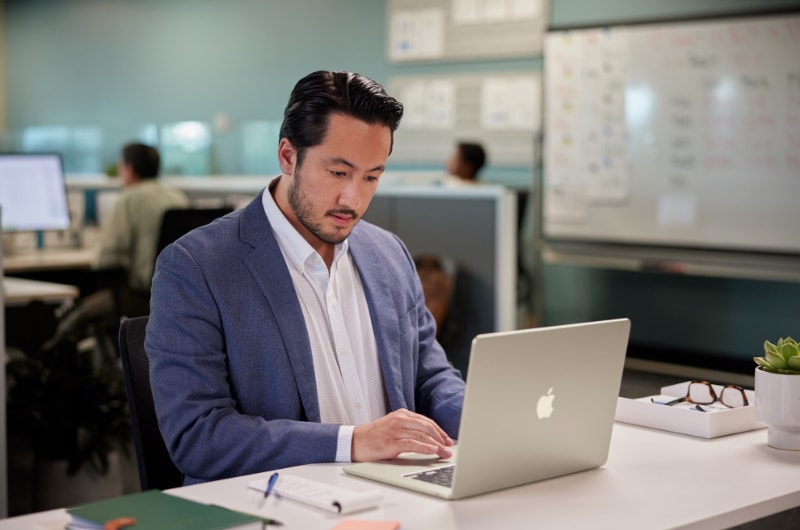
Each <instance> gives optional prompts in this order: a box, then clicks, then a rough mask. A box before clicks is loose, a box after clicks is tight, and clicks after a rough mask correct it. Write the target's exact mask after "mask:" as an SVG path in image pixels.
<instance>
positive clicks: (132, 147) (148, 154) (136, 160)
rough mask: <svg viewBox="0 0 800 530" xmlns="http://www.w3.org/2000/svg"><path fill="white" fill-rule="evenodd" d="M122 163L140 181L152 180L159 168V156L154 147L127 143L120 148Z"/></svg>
mask: <svg viewBox="0 0 800 530" xmlns="http://www.w3.org/2000/svg"><path fill="white" fill-rule="evenodd" d="M122 162H123V163H125V164H129V165H130V166H131V167H132V168H133V172H134V173H135V174H136V176H137V177H139V178H140V179H154V178H156V177H157V176H158V171H159V169H160V168H161V156H160V155H159V154H158V150H157V149H156V148H155V147H151V146H149V145H145V144H140V143H135V142H134V143H129V144H126V145H125V147H123V148H122Z"/></svg>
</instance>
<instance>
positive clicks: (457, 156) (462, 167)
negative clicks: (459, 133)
mask: <svg viewBox="0 0 800 530" xmlns="http://www.w3.org/2000/svg"><path fill="white" fill-rule="evenodd" d="M485 164H486V151H485V150H484V149H483V146H481V144H478V143H470V142H459V143H458V144H456V148H455V150H454V151H453V154H452V155H451V156H450V159H449V160H448V161H447V173H448V174H450V175H452V176H454V177H457V178H458V179H460V180H461V181H462V182H466V183H475V182H477V181H478V172H479V171H480V170H481V168H483V166H484V165H485Z"/></svg>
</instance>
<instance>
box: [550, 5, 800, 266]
mask: <svg viewBox="0 0 800 530" xmlns="http://www.w3.org/2000/svg"><path fill="white" fill-rule="evenodd" d="M544 90H545V94H544V98H545V111H544V120H545V131H546V134H545V149H544V157H545V161H544V182H543V234H544V237H545V238H546V239H551V240H572V241H578V240H580V241H589V242H612V243H625V244H627V243H630V244H644V245H662V246H678V247H688V248H702V249H720V250H737V251H748V252H751V251H753V252H766V253H788V254H795V253H800V15H783V16H769V17H766V16H765V17H758V18H747V19H728V20H706V21H697V22H690V23H686V22H683V23H675V24H659V25H655V24H653V25H642V26H627V27H626V26H617V27H609V28H594V29H585V30H575V31H558V32H551V33H548V35H547V36H546V39H545V82H544Z"/></svg>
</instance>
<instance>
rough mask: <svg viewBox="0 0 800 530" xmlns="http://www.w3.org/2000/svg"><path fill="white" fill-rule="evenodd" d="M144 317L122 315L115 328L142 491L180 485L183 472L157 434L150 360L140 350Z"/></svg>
mask: <svg viewBox="0 0 800 530" xmlns="http://www.w3.org/2000/svg"><path fill="white" fill-rule="evenodd" d="M148 318H149V317H147V316H142V317H134V318H126V319H124V320H123V321H122V323H121V325H120V328H119V351H120V358H121V360H122V369H123V372H124V374H125V389H126V391H127V395H128V408H129V409H130V411H131V426H132V427H133V443H134V446H135V447H136V460H137V463H138V467H139V483H140V484H141V487H142V491H147V490H149V489H160V490H164V489H168V488H175V487H178V486H181V485H182V484H183V475H182V474H181V472H180V471H179V470H178V468H177V467H175V464H174V463H173V462H172V459H171V458H170V456H169V452H168V451H167V446H166V445H165V444H164V439H163V438H162V437H161V431H160V430H159V429H158V421H157V419H156V409H155V406H154V405H153V393H152V391H151V389H150V363H149V362H148V360H147V355H146V354H145V351H144V337H145V328H146V327H147V321H148Z"/></svg>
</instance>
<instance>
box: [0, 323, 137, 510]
mask: <svg viewBox="0 0 800 530" xmlns="http://www.w3.org/2000/svg"><path fill="white" fill-rule="evenodd" d="M82 309H84V308H76V309H75V313H74V314H73V315H71V317H72V318H65V319H62V321H61V323H60V324H59V329H58V331H57V333H56V334H55V336H54V337H53V338H52V339H50V340H49V341H47V342H45V343H44V344H42V345H41V347H39V348H37V349H35V350H33V351H28V352H22V351H19V350H18V351H16V352H15V354H13V355H12V354H11V352H9V354H10V355H9V360H8V364H7V367H6V370H7V374H8V377H9V386H8V429H9V435H13V436H15V437H16V438H18V439H21V440H27V441H28V442H27V443H28V444H29V447H30V448H31V449H32V451H33V455H34V457H35V467H36V469H35V476H37V477H38V478H37V484H36V485H35V490H36V491H35V495H36V496H38V498H37V501H36V504H37V505H38V506H37V507H36V508H37V509H47V508H51V507H56V506H48V504H49V502H50V501H49V500H43V499H44V498H46V497H47V496H48V494H47V493H44V494H42V492H43V491H44V490H45V487H46V486H50V485H51V484H50V483H51V482H56V481H55V479H54V478H53V477H52V476H50V475H48V478H46V479H45V478H41V477H42V474H41V473H43V472H44V473H53V472H54V471H53V470H56V469H57V470H59V471H57V473H58V474H60V475H64V477H63V478H64V479H65V480H67V481H71V482H70V484H69V485H65V484H64V481H63V480H59V481H57V482H58V485H56V484H52V485H53V486H54V488H61V489H62V491H61V493H59V495H62V496H63V495H67V496H71V497H68V498H65V499H63V500H59V501H55V500H54V501H53V502H60V503H61V504H60V505H67V504H76V503H79V502H85V501H88V500H94V499H95V498H103V497H106V496H110V495H115V494H116V495H119V494H121V493H122V481H121V470H120V466H119V463H117V465H116V466H115V465H114V463H113V462H114V459H117V460H118V459H119V456H120V455H127V453H128V447H129V442H130V440H131V426H130V415H129V412H128V403H127V397H126V394H125V381H124V378H123V374H122V369H121V367H120V364H119V362H118V360H117V355H116V347H115V345H114V344H113V343H112V342H110V340H111V339H110V337H111V336H113V335H112V333H113V331H111V332H110V331H109V330H108V329H106V328H104V327H103V326H104V322H103V321H102V319H94V320H89V321H88V322H87V321H86V320H84V319H83V318H80V317H83V316H84V315H82V314H80V313H81V311H82ZM112 471H113V472H114V474H115V476H114V477H112V478H113V483H112V484H110V483H109V482H108V481H107V480H104V479H105V478H106V477H107V476H108V475H109V474H110V473H111V472H112ZM77 483H82V484H84V485H85V487H87V488H90V489H89V490H84V491H78V490H79V489H80V486H77V487H76V484H77ZM116 483H119V486H118V487H117V484H116ZM42 495H43V496H42ZM51 499H52V497H51ZM73 499H74V500H73ZM75 500H77V501H78V502H75ZM65 502H66V503H67V504H64V503H65Z"/></svg>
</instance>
